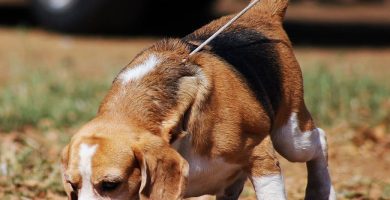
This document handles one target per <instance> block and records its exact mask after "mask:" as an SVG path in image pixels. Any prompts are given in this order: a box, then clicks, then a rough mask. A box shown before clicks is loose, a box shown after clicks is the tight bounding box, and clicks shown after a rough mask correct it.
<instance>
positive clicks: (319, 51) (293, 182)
mask: <svg viewBox="0 0 390 200" xmlns="http://www.w3.org/2000/svg"><path fill="white" fill-rule="evenodd" d="M157 39H159V38H131V39H127V38H102V37H72V36H66V35H58V34H52V33H47V32H44V31H41V30H24V29H4V28H0V88H1V85H4V84H7V83H8V82H9V80H11V79H12V78H13V77H12V70H13V69H12V65H13V63H18V64H21V65H24V64H26V66H27V67H33V68H41V67H44V68H53V70H55V69H54V67H55V66H58V65H67V66H69V68H68V70H72V71H74V72H75V73H78V74H85V76H88V77H89V76H91V77H92V76H93V77H107V76H109V77H114V76H115V74H113V72H118V71H119V69H120V68H121V67H123V66H125V65H126V64H127V63H128V62H129V61H130V60H131V59H132V58H133V57H134V56H135V55H136V54H137V53H138V52H139V51H140V50H142V49H143V48H145V47H147V46H149V45H151V44H152V43H153V42H154V41H156V40H157ZM296 54H297V58H298V60H299V61H300V62H301V64H302V68H303V69H305V70H310V69H308V68H310V67H308V66H312V64H313V63H327V66H333V65H334V66H337V70H340V71H345V72H348V71H354V72H359V73H362V74H365V75H367V76H371V77H374V78H375V79H378V80H381V81H383V83H384V84H390V83H389V82H388V77H389V75H390V66H389V63H390V48H380V49H375V48H353V49H352V48H325V49H324V48H312V47H296ZM27 63H33V64H32V65H31V64H29V65H27ZM384 126H385V125H379V126H376V127H370V128H368V129H364V128H362V129H361V131H360V132H359V133H357V131H359V130H356V129H352V128H351V126H350V125H349V124H348V123H345V122H340V123H337V125H336V126H334V127H325V129H326V131H327V132H328V134H329V137H328V141H329V164H330V171H331V176H332V181H333V184H334V186H335V189H336V191H337V194H338V196H339V197H340V198H339V199H380V198H382V199H390V156H389V153H390V141H389V138H388V136H389V133H386V129H385V128H384ZM367 132H369V134H368V135H372V134H373V135H375V136H377V137H379V138H380V140H381V141H382V142H375V141H374V140H373V141H371V140H367V141H366V140H364V138H365V137H366V134H367ZM356 135H362V136H361V137H363V139H361V138H360V137H357V136H356ZM361 140H364V141H361ZM0 144H1V142H0ZM280 160H281V163H282V164H281V166H282V168H283V173H284V176H285V183H286V187H287V191H288V196H289V197H290V199H302V198H303V196H304V190H305V183H306V174H305V173H306V169H305V165H304V164H293V163H289V162H287V161H286V160H284V159H283V158H280ZM58 178H60V177H58ZM253 194H254V193H253V190H252V189H251V187H250V186H249V183H248V187H246V188H245V190H244V192H243V195H242V198H241V199H243V200H244V199H245V200H253V199H255V198H254V196H253ZM57 198H60V197H55V199H57Z"/></svg>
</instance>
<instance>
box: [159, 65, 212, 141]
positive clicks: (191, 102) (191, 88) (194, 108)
mask: <svg viewBox="0 0 390 200" xmlns="http://www.w3.org/2000/svg"><path fill="white" fill-rule="evenodd" d="M178 85H179V87H178V90H177V92H176V99H177V105H176V108H175V109H173V110H172V113H171V114H170V115H169V117H168V118H167V119H166V120H165V121H164V122H163V124H162V126H163V127H162V137H163V138H164V139H165V140H166V141H167V142H169V143H173V142H174V141H175V140H177V139H178V138H180V137H181V136H183V135H184V133H185V131H187V130H186V126H187V125H188V123H189V122H188V121H189V117H190V116H189V115H190V113H192V114H191V115H193V114H196V113H197V112H198V109H199V107H200V106H201V105H202V103H203V102H204V101H205V99H206V98H207V96H208V93H209V88H208V87H209V85H208V82H207V80H206V77H205V75H204V74H203V72H202V71H201V70H200V69H195V70H194V75H193V76H185V77H182V78H180V79H179V84H178ZM183 131H184V133H183Z"/></svg>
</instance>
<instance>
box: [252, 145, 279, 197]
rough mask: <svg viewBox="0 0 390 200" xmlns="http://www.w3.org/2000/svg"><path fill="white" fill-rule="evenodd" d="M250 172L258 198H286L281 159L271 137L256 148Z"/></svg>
mask: <svg viewBox="0 0 390 200" xmlns="http://www.w3.org/2000/svg"><path fill="white" fill-rule="evenodd" d="M248 174H249V179H250V180H251V182H252V184H253V187H254V189H255V192H256V198H257V199H258V200H285V199H286V192H285V187H284V181H283V176H282V172H281V169H280V165H279V161H278V159H277V157H276V153H275V151H274V149H273V146H272V144H271V141H270V138H269V137H267V138H265V139H264V141H262V142H261V143H260V144H259V145H257V146H256V147H255V148H254V150H253V154H252V156H251V161H250V168H249V172H248Z"/></svg>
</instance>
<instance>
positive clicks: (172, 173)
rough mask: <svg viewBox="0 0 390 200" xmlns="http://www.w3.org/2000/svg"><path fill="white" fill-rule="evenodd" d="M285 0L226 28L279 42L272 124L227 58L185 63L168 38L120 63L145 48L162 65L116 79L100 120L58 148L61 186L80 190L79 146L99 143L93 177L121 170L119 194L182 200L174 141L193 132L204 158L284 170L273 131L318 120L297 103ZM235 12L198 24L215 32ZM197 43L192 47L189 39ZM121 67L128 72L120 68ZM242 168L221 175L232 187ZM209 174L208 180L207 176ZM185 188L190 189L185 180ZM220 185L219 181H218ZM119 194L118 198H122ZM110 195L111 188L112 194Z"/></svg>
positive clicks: (299, 90) (298, 78)
mask: <svg viewBox="0 0 390 200" xmlns="http://www.w3.org/2000/svg"><path fill="white" fill-rule="evenodd" d="M287 2H288V1H287V0H278V1H275V0H262V1H261V2H260V3H259V4H258V5H257V6H256V7H255V8H254V9H252V10H250V11H249V12H248V13H247V14H246V15H244V16H243V17H242V18H241V19H239V20H238V21H237V22H235V23H234V25H232V26H231V27H230V28H229V29H228V30H227V31H233V30H235V29H237V28H238V27H246V28H250V29H253V30H255V31H257V32H261V33H262V34H263V35H265V36H266V37H267V38H270V39H273V40H278V41H280V43H277V44H275V46H274V47H276V49H277V52H278V57H279V62H280V63H281V65H282V69H281V72H282V74H281V81H282V88H283V90H282V99H281V103H280V105H281V106H280V107H279V109H278V110H277V111H275V114H276V118H275V119H274V120H272V119H271V118H270V116H268V115H267V113H266V111H265V110H264V108H263V107H262V105H261V104H260V103H259V102H258V100H257V99H256V97H255V94H254V93H253V92H252V91H251V89H250V87H249V86H248V84H247V83H246V82H245V81H244V79H243V78H242V77H241V75H239V74H237V72H236V71H235V70H234V69H233V66H231V65H230V64H229V63H227V62H225V61H224V60H222V59H220V58H218V57H217V56H215V55H214V54H212V53H210V52H208V51H207V48H210V47H207V48H206V51H203V52H200V53H197V54H196V55H195V56H193V57H191V58H190V59H189V60H188V61H187V62H185V63H183V62H182V61H183V60H184V59H186V58H187V57H188V54H189V52H190V47H189V46H188V45H187V44H185V43H183V42H182V41H180V40H174V39H170V40H164V41H161V42H158V43H157V44H156V45H154V46H153V47H151V48H149V49H147V50H145V51H143V52H142V53H141V54H139V55H138V56H137V57H136V58H135V59H134V60H133V61H132V62H131V63H130V64H129V66H127V67H126V68H125V69H129V68H132V67H134V66H137V65H138V64H140V63H142V62H143V61H144V60H145V59H147V57H148V56H149V55H151V54H154V55H156V56H157V57H159V58H162V62H161V63H160V64H158V66H157V67H156V68H155V69H154V70H153V71H151V72H150V73H148V74H147V75H146V76H145V77H143V78H142V79H140V80H137V81H133V82H129V83H127V84H126V85H123V83H121V81H120V80H118V79H116V80H115V81H114V83H113V85H112V88H111V90H110V91H109V93H108V95H107V96H106V98H105V99H104V101H103V102H102V104H101V106H100V109H99V112H98V115H97V117H96V118H95V119H94V120H92V121H91V122H89V123H88V124H87V125H86V126H84V127H83V128H82V129H81V130H80V131H79V132H78V133H77V134H76V135H75V136H74V137H73V139H72V141H71V143H70V145H69V146H68V147H66V148H65V150H64V153H63V166H64V167H63V168H64V174H65V175H64V185H65V189H66V191H67V193H68V195H69V196H70V193H71V191H72V189H71V188H70V186H69V184H68V182H70V183H72V184H73V185H76V186H77V187H78V188H80V187H82V183H81V178H80V175H79V172H78V169H77V163H78V162H79V161H78V151H79V150H78V148H79V145H80V144H81V143H86V144H98V145H99V148H98V151H97V152H96V155H95V156H94V157H93V175H92V180H93V181H95V182H96V183H97V184H98V183H99V181H101V180H107V179H109V178H110V177H109V174H110V172H109V171H107V170H108V169H117V170H118V169H119V172H116V173H118V176H117V177H119V178H120V179H121V181H123V180H127V181H126V183H125V184H122V185H121V186H120V187H121V188H126V189H125V190H124V189H123V190H122V189H118V191H117V193H118V194H117V195H124V196H126V198H129V197H133V198H137V197H136V196H137V195H138V194H139V196H140V197H141V199H181V198H183V196H185V190H186V178H187V174H186V170H188V163H187V161H185V160H184V159H183V158H182V157H181V156H180V155H179V154H178V153H177V152H176V151H175V150H174V149H173V148H172V147H171V146H170V145H171V144H172V143H174V142H180V141H181V140H182V139H183V138H185V137H186V136H188V134H191V136H192V140H191V147H192V149H193V151H194V152H195V153H197V154H199V155H200V156H203V157H205V158H209V159H216V158H222V159H223V160H224V161H225V162H227V163H231V164H237V165H239V166H240V170H243V171H244V172H245V173H247V174H249V175H251V176H257V177H258V176H263V175H269V174H274V173H280V167H279V164H278V160H277V158H276V156H275V151H274V149H273V147H272V143H271V141H270V138H269V137H267V136H269V135H270V134H271V133H270V131H271V130H272V129H275V128H279V127H281V126H283V125H284V124H285V123H286V122H287V120H288V116H289V114H290V113H292V112H297V113H298V118H299V122H300V128H301V130H302V131H305V130H311V129H313V127H314V123H313V122H312V119H311V117H310V114H309V112H308V111H307V110H306V107H305V104H304V100H303V84H302V74H301V71H300V68H299V65H298V63H297V61H296V59H295V57H294V55H293V52H292V48H291V43H290V41H289V39H288V37H287V35H286V33H285V32H284V30H283V28H282V24H281V21H282V19H283V16H284V14H285V10H286V7H287ZM231 17H232V16H227V17H223V18H221V19H219V20H216V21H214V22H212V23H210V24H208V25H206V26H205V27H203V28H201V29H199V30H198V31H196V32H195V33H194V34H195V35H208V34H210V33H214V32H215V31H216V30H217V29H218V28H219V27H221V26H222V25H223V24H225V23H226V22H227V20H229V19H230V18H231ZM194 44H197V42H196V41H194ZM125 69H124V70H125ZM238 174H239V171H236V172H233V173H232V174H227V176H226V177H227V181H229V182H231V183H233V182H234V181H235V180H236V179H237V176H238ZM211 178H212V177H211ZM188 187H190V186H188ZM215 187H216V188H217V189H219V188H218V186H215ZM119 193H120V194H119ZM115 195H116V194H110V196H113V197H114V196H115Z"/></svg>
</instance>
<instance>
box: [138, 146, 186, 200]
mask: <svg viewBox="0 0 390 200" xmlns="http://www.w3.org/2000/svg"><path fill="white" fill-rule="evenodd" d="M133 151H134V154H135V157H136V159H137V160H138V163H139V165H140V168H141V175H142V180H141V187H140V190H139V196H140V199H141V200H147V199H152V200H157V199H158V200H176V199H182V198H183V195H184V192H185V188H186V181H187V176H188V170H189V169H188V163H187V161H186V160H184V159H183V158H182V157H181V156H180V154H179V153H177V152H176V151H175V150H174V149H172V148H171V147H170V146H169V145H168V144H163V145H162V146H158V147H157V146H156V147H154V148H150V149H148V150H145V149H141V148H139V147H136V148H133Z"/></svg>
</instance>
